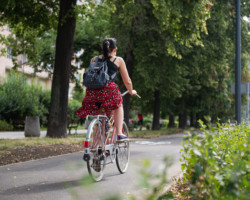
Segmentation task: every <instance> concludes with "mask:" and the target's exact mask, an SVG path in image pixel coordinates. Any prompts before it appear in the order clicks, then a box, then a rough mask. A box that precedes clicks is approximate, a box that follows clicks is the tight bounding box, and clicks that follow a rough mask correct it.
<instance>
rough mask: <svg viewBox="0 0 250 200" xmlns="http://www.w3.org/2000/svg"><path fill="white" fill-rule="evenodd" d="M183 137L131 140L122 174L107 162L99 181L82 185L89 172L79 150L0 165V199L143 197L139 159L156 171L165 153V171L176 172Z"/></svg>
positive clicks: (177, 171) (173, 173)
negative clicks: (167, 161)
mask: <svg viewBox="0 0 250 200" xmlns="http://www.w3.org/2000/svg"><path fill="white" fill-rule="evenodd" d="M182 139H183V135H182V134H177V135H172V136H166V137H163V138H157V139H151V140H140V141H134V142H132V143H131V159H130V165H129V169H128V171H127V172H126V173H125V174H122V175H121V174H120V173H119V172H118V170H117V167H116V165H115V164H110V165H107V166H106V168H105V174H104V179H103V180H102V181H101V182H98V183H94V184H88V185H82V183H84V180H86V176H87V175H88V173H87V169H86V168H87V167H86V164H85V162H83V161H82V156H83V153H82V152H78V153H73V154H67V155H63V156H55V157H51V158H47V159H41V160H35V161H28V162H23V163H17V164H11V165H6V166H1V167H0V180H1V181H0V199H1V200H17V199H18V200H33V199H39V200H43V199H44V200H57V199H58V200H72V199H74V198H73V196H77V197H79V198H78V199H81V200H85V199H86V200H99V199H105V197H107V196H110V195H114V194H119V195H120V196H121V199H122V200H123V199H124V200H127V199H129V197H130V195H135V196H136V199H137V200H142V199H144V198H143V194H145V192H148V191H149V188H147V186H141V185H140V184H139V182H140V181H139V177H140V176H139V172H140V171H142V169H143V166H142V165H141V162H142V160H144V159H148V160H150V162H151V166H150V172H152V173H156V172H159V171H160V170H161V169H162V167H163V158H164V157H165V156H166V155H167V156H169V157H172V159H173V165H172V166H171V167H170V168H169V169H168V175H169V177H172V176H175V175H179V174H180V173H181V167H180V162H179V158H180V153H179V152H180V148H181V145H180V142H181V141H182ZM150 182H153V180H150Z"/></svg>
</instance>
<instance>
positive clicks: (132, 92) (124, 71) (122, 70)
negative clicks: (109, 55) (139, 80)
mask: <svg viewBox="0 0 250 200" xmlns="http://www.w3.org/2000/svg"><path fill="white" fill-rule="evenodd" d="M118 61H119V62H118V67H119V71H120V74H121V77H122V81H123V83H124V85H125V87H126V88H127V90H128V92H129V94H130V95H132V96H134V95H136V94H137V92H136V91H135V90H133V84H132V81H131V79H130V77H129V74H128V70H127V67H126V64H125V62H124V60H123V59H122V58H120V57H119V60H118Z"/></svg>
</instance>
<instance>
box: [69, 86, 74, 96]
mask: <svg viewBox="0 0 250 200" xmlns="http://www.w3.org/2000/svg"><path fill="white" fill-rule="evenodd" d="M68 95H69V97H72V96H73V88H71V87H70V88H69V94H68Z"/></svg>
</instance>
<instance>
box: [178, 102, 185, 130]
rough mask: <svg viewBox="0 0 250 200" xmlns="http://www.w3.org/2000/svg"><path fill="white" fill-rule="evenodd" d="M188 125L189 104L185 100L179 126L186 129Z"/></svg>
mask: <svg viewBox="0 0 250 200" xmlns="http://www.w3.org/2000/svg"><path fill="white" fill-rule="evenodd" d="M186 127H187V104H186V102H185V101H184V102H183V112H182V113H180V114H179V128H181V129H185V128H186Z"/></svg>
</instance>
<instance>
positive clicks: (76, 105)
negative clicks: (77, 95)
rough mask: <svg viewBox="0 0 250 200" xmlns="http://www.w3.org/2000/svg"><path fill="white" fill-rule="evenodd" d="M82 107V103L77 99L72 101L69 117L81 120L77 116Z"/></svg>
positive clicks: (69, 103)
mask: <svg viewBox="0 0 250 200" xmlns="http://www.w3.org/2000/svg"><path fill="white" fill-rule="evenodd" d="M81 106H82V104H81V101H78V100H76V99H70V100H69V102H68V117H69V118H70V119H79V117H78V116H77V115H76V111H77V109H78V108H80V107H81Z"/></svg>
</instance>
